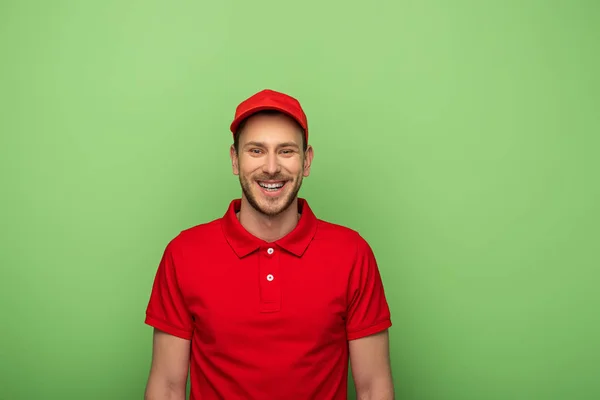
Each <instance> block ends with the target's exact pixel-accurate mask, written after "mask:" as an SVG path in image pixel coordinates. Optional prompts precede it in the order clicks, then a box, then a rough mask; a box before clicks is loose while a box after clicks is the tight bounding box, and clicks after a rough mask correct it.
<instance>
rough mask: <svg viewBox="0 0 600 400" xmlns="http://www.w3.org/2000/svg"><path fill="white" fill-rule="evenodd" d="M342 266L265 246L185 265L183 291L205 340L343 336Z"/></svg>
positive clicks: (344, 277) (345, 276)
mask: <svg viewBox="0 0 600 400" xmlns="http://www.w3.org/2000/svg"><path fill="white" fill-rule="evenodd" d="M347 270H348V268H346V267H345V266H344V265H341V264H340V262H339V261H338V260H337V259H336V257H334V256H331V257H308V258H304V259H301V258H299V257H295V256H293V255H290V254H285V253H283V252H280V251H277V250H276V249H274V250H273V251H270V250H269V249H265V251H263V252H262V253H257V254H253V255H250V256H248V257H245V258H243V259H237V258H225V259H223V260H222V261H221V262H213V263H212V264H211V265H207V264H206V263H204V264H203V263H201V262H200V260H198V261H197V262H196V263H195V265H190V268H188V269H187V270H186V277H185V281H186V282H185V285H184V286H183V290H184V293H183V295H184V297H185V299H186V301H187V303H188V305H189V309H190V311H191V313H192V316H193V318H194V323H195V328H196V330H197V331H198V332H199V335H198V337H199V338H200V339H201V340H202V341H203V342H204V343H206V344H215V343H219V342H222V343H234V342H243V341H246V340H251V339H252V338H255V340H256V338H261V340H263V341H265V342H270V343H274V341H275V340H277V341H282V340H284V341H285V340H288V341H293V342H307V343H309V342H310V343H318V342H320V341H321V342H322V341H336V340H342V339H344V338H345V319H346V304H347V286H348V271H347Z"/></svg>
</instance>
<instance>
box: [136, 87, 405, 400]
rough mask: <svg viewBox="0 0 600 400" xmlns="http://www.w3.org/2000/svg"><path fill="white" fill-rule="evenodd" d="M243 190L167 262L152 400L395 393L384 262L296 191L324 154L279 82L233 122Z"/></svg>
mask: <svg viewBox="0 0 600 400" xmlns="http://www.w3.org/2000/svg"><path fill="white" fill-rule="evenodd" d="M230 129H231V132H232V133H233V139H234V143H233V145H232V146H231V149H230V156H231V162H232V169H233V173H234V174H235V175H238V176H239V181H240V184H241V188H242V193H241V198H240V199H235V200H233V201H232V202H231V203H230V204H229V207H228V209H227V211H226V213H225V215H224V216H223V217H222V218H219V219H216V220H214V221H211V222H208V223H204V224H200V225H198V226H195V227H192V228H190V229H187V230H184V231H183V232H181V233H180V234H179V235H177V237H175V238H174V239H173V240H172V241H171V242H170V243H169V244H168V245H167V246H166V249H165V252H164V255H163V257H162V260H161V262H160V264H159V266H158V271H157V273H156V277H155V280H154V285H153V288H152V293H151V295H150V300H149V304H148V307H147V310H146V320H145V322H146V323H147V324H149V325H151V326H153V327H154V328H155V329H154V337H153V351H152V365H151V370H150V374H149V379H148V383H147V387H146V397H145V398H146V399H147V400H163V399H172V400H175V399H177V400H182V399H185V392H186V384H187V376H188V371H189V373H190V380H191V395H190V399H192V400H193V399H196V400H200V399H201V400H213V399H225V400H235V399H243V400H342V399H344V400H345V399H346V398H347V378H348V363H350V364H351V371H352V376H353V379H354V381H355V386H356V390H357V395H358V398H359V399H365V400H369V399H372V400H390V399H393V398H394V390H393V383H392V374H391V371H390V360H389V344H388V342H389V341H388V328H389V327H390V326H391V320H390V311H389V308H388V304H387V302H386V298H385V294H384V290H383V285H382V282H381V278H380V274H379V271H378V267H377V263H376V261H375V257H374V255H373V252H372V251H371V248H370V247H369V245H368V244H367V242H366V241H365V240H364V239H363V238H362V237H361V236H360V235H359V234H358V233H356V232H355V231H353V230H351V229H349V228H346V227H343V226H339V225H334V224H332V223H328V222H325V221H323V220H320V219H317V218H316V217H315V215H314V214H313V212H312V211H311V209H310V207H309V205H308V202H307V201H306V200H305V199H302V198H299V197H298V192H299V190H300V187H301V185H302V179H303V178H304V177H307V176H308V175H309V172H310V166H311V162H312V159H313V149H312V146H310V145H309V144H308V124H307V118H306V115H305V113H304V111H303V109H302V107H301V105H300V103H299V102H298V101H297V100H296V99H294V98H293V97H291V96H288V95H286V94H283V93H279V92H276V91H272V90H264V91H261V92H259V93H257V94H255V95H253V96H251V97H250V98H248V99H246V100H245V101H243V102H242V103H241V104H240V105H239V106H238V107H237V109H236V113H235V117H234V120H233V122H232V123H231V126H230Z"/></svg>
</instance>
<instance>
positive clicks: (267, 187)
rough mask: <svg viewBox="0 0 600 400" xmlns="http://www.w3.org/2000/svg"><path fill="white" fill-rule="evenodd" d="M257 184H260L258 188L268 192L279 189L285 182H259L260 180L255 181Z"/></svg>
mask: <svg viewBox="0 0 600 400" xmlns="http://www.w3.org/2000/svg"><path fill="white" fill-rule="evenodd" d="M257 183H258V186H260V188H261V189H262V190H263V191H265V192H268V193H275V192H278V191H280V190H281V189H282V188H283V187H284V186H285V182H261V181H257Z"/></svg>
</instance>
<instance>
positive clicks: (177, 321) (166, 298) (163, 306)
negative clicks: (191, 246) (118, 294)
mask: <svg viewBox="0 0 600 400" xmlns="http://www.w3.org/2000/svg"><path fill="white" fill-rule="evenodd" d="M178 260H180V259H178V258H177V254H176V252H175V246H174V244H173V242H170V243H169V245H167V247H166V249H165V251H164V253H163V256H162V259H161V261H160V263H159V265H158V269H157V271H156V275H155V277H154V284H153V286H152V292H151V293H150V300H149V302H148V306H147V308H146V319H145V323H146V324H148V325H150V326H152V327H154V328H157V329H159V330H161V331H164V332H166V333H169V334H171V335H174V336H178V337H180V338H183V339H188V340H189V339H191V338H192V330H193V324H192V317H191V315H190V312H189V310H188V308H187V306H186V303H185V300H184V298H183V295H182V293H181V289H180V285H179V282H178V277H177V262H178Z"/></svg>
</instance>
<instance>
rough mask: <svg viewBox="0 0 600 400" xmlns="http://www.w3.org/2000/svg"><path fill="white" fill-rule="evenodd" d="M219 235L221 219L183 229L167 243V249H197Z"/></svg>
mask: <svg viewBox="0 0 600 400" xmlns="http://www.w3.org/2000/svg"><path fill="white" fill-rule="evenodd" d="M219 233H221V218H218V219H214V220H212V221H208V222H204V223H201V224H198V225H194V226H191V227H189V228H185V229H183V230H182V231H180V232H179V233H178V234H177V235H176V236H175V237H173V238H172V239H171V240H170V241H169V243H168V245H167V248H168V249H170V250H173V251H185V250H186V249H190V248H193V249H197V248H198V247H199V246H198V245H199V244H202V245H206V244H208V243H209V242H210V241H213V240H215V239H216V238H218V237H220V236H219Z"/></svg>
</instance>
